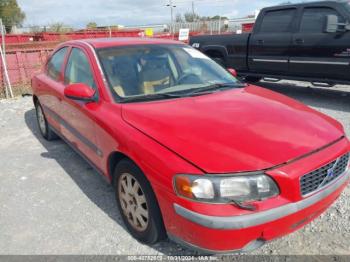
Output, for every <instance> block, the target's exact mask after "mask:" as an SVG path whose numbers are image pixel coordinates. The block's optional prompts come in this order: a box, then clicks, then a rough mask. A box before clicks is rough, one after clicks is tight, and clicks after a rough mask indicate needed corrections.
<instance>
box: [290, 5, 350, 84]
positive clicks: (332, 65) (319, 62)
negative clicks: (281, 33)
mask: <svg viewBox="0 0 350 262" xmlns="http://www.w3.org/2000/svg"><path fill="white" fill-rule="evenodd" d="M327 15H336V16H338V20H339V23H345V22H346V19H345V18H344V17H343V16H342V14H341V13H340V12H339V11H338V10H336V9H334V8H332V7H307V8H304V10H303V12H302V17H301V21H300V26H299V30H298V32H297V33H295V34H294V35H293V48H292V53H291V57H290V71H291V74H293V75H296V76H306V77H315V78H320V76H322V77H323V78H325V79H326V78H328V79H332V78H336V79H340V80H350V74H349V71H348V70H349V62H350V32H349V31H345V30H344V31H343V32H336V33H327V32H325V28H326V17H327Z"/></svg>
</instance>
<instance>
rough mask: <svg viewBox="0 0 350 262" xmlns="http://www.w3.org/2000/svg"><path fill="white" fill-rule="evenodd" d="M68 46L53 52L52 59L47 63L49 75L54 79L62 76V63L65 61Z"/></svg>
mask: <svg viewBox="0 0 350 262" xmlns="http://www.w3.org/2000/svg"><path fill="white" fill-rule="evenodd" d="M67 49H68V48H67V47H63V48H62V49H60V50H58V51H57V52H56V53H54V54H53V56H52V57H51V59H50V61H49V62H48V63H47V75H48V76H49V77H50V78H52V79H53V80H56V81H58V80H59V78H60V73H61V69H62V65H63V62H64V58H65V56H66V53H67Z"/></svg>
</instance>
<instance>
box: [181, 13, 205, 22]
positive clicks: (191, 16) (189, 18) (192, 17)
mask: <svg viewBox="0 0 350 262" xmlns="http://www.w3.org/2000/svg"><path fill="white" fill-rule="evenodd" d="M184 17H185V21H186V22H188V23H191V22H195V21H198V20H201V17H200V16H199V15H198V14H196V13H191V12H187V13H185V14H184Z"/></svg>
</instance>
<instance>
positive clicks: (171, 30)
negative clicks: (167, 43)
mask: <svg viewBox="0 0 350 262" xmlns="http://www.w3.org/2000/svg"><path fill="white" fill-rule="evenodd" d="M166 6H168V7H170V17H171V24H170V33H171V34H172V36H173V38H174V34H175V30H174V12H173V8H175V7H176V5H173V1H172V0H169V4H167V5H166Z"/></svg>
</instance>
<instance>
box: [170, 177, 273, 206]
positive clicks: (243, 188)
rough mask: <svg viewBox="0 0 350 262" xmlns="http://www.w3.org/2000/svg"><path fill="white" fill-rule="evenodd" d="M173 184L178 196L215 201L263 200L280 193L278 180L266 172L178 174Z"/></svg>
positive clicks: (202, 200)
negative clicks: (206, 174) (204, 174)
mask: <svg viewBox="0 0 350 262" xmlns="http://www.w3.org/2000/svg"><path fill="white" fill-rule="evenodd" d="M174 186H175V191H176V193H177V194H178V195H179V196H182V197H185V198H189V199H192V200H197V201H201V202H213V203H228V202H230V201H239V202H249V201H260V200H263V199H267V198H271V197H274V196H277V195H278V194H279V189H278V186H277V185H276V183H275V182H274V181H273V179H272V178H271V177H269V176H267V175H265V174H254V175H244V176H243V175H235V176H231V177H227V176H225V177H223V176H221V177H220V176H195V175H177V176H175V178H174Z"/></svg>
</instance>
